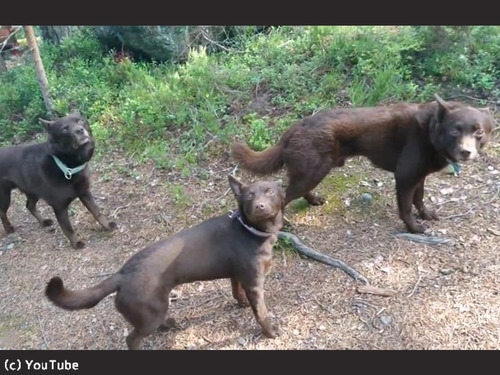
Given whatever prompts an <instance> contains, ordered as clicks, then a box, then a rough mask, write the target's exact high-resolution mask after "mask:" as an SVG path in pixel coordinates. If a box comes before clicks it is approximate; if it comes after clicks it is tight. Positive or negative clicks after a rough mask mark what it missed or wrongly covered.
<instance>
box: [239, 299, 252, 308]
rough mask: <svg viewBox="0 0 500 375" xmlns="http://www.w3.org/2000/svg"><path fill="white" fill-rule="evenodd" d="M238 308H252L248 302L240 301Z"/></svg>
mask: <svg viewBox="0 0 500 375" xmlns="http://www.w3.org/2000/svg"><path fill="white" fill-rule="evenodd" d="M237 302H238V306H239V307H241V308H246V307H250V303H249V302H248V300H246V301H245V300H238V301H237Z"/></svg>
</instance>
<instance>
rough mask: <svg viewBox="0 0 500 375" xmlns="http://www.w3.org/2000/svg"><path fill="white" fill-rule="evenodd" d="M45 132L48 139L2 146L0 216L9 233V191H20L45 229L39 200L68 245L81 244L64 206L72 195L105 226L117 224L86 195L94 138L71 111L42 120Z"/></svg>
mask: <svg viewBox="0 0 500 375" xmlns="http://www.w3.org/2000/svg"><path fill="white" fill-rule="evenodd" d="M40 121H41V122H42V124H43V125H44V126H45V129H46V130H47V134H48V142H44V143H39V144H34V145H21V146H10V147H6V148H3V149H0V218H1V219H2V224H3V227H4V228H5V231H6V232H7V233H12V232H14V227H13V226H12V224H11V223H10V221H9V219H8V218H7V210H8V209H9V206H10V194H11V191H12V189H15V188H18V189H19V190H21V191H22V192H23V193H24V194H25V195H26V197H27V198H28V201H27V202H26V208H27V209H28V210H29V212H31V214H32V215H33V216H34V217H35V218H36V219H37V220H38V222H39V223H40V225H42V226H44V227H46V226H50V225H52V224H53V222H52V220H50V219H44V218H43V217H42V216H41V215H40V212H39V211H38V210H37V208H36V203H37V202H38V200H39V199H40V198H41V199H43V200H45V201H46V202H47V203H48V204H49V205H50V206H51V207H52V208H53V209H54V212H55V214H56V218H57V221H58V222H59V225H60V226H61V229H62V230H63V232H64V234H65V235H66V237H68V238H69V240H70V242H71V245H72V246H73V247H74V248H76V249H81V248H83V247H84V246H85V243H84V242H83V241H79V240H78V238H77V237H76V234H75V232H74V230H73V228H72V226H71V222H70V220H69V216H68V206H69V205H70V203H71V202H72V201H73V200H74V199H75V198H77V197H78V198H80V200H81V201H82V203H83V204H84V205H85V207H87V209H88V210H89V211H90V212H91V213H92V215H93V216H94V217H95V219H96V220H97V221H98V222H99V223H100V224H101V225H102V226H103V227H104V228H105V229H107V230H113V229H115V228H116V224H115V223H114V222H110V221H108V220H107V219H106V218H105V217H104V216H103V215H102V214H101V212H100V211H99V208H98V207H97V205H96V204H95V202H94V198H93V197H92V194H91V193H90V190H89V186H90V180H89V171H88V167H87V163H88V161H89V160H90V158H91V157H92V155H93V153H94V140H93V138H92V131H91V130H90V126H89V124H88V122H87V120H85V119H84V118H83V117H82V115H80V114H79V113H73V114H71V115H69V116H66V117H63V118H60V119H58V120H57V121H46V120H40Z"/></svg>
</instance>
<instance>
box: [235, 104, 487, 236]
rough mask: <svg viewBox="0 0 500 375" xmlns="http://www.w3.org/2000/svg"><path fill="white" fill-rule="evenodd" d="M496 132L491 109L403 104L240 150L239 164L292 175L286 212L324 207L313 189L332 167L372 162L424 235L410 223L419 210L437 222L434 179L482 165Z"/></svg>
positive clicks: (323, 122) (324, 116) (326, 117)
mask: <svg viewBox="0 0 500 375" xmlns="http://www.w3.org/2000/svg"><path fill="white" fill-rule="evenodd" d="M492 129H493V119H492V117H491V116H490V115H489V111H488V110H487V109H484V110H483V109H476V108H473V107H470V106H468V105H466V104H463V103H457V102H445V101H444V100H443V99H441V98H440V97H439V96H438V95H436V102H431V103H424V104H420V105H418V104H410V103H400V104H396V105H392V106H386V107H382V106H381V107H369V108H349V109H334V110H330V111H323V112H319V113H317V114H315V115H313V116H310V117H306V118H304V119H302V120H300V121H299V122H297V123H296V124H294V125H293V126H292V127H291V128H290V129H288V130H287V131H286V132H285V134H284V135H283V137H282V138H281V140H280V141H279V143H278V144H277V145H275V146H272V147H270V148H269V149H267V150H265V151H263V152H255V151H252V150H251V149H250V148H249V147H248V146H247V145H245V144H242V143H234V144H233V150H232V151H233V157H234V158H235V159H236V160H237V161H238V162H239V163H240V164H241V166H242V167H243V168H244V169H247V170H249V171H251V172H254V173H256V174H270V173H272V172H276V171H278V170H280V169H281V168H282V167H283V166H285V167H286V168H287V171H288V176H289V184H288V187H287V189H286V199H285V204H288V203H289V202H290V201H292V200H293V199H296V198H299V197H304V198H305V199H306V200H307V201H308V202H309V203H310V204H312V205H318V204H322V203H324V199H323V198H321V197H319V196H315V195H314V194H313V193H312V192H311V190H312V189H314V188H315V187H316V186H317V185H318V184H319V183H320V182H321V180H323V178H324V177H325V176H326V175H327V174H328V173H329V172H330V170H331V169H332V168H333V167H337V166H342V165H344V163H345V160H346V159H347V158H349V157H352V156H356V155H363V156H366V157H367V158H369V159H370V160H371V161H372V163H373V164H374V165H375V166H377V167H379V168H382V169H385V170H387V171H390V172H394V176H395V179H396V190H397V199H398V208H399V216H400V217H401V219H402V220H403V221H404V223H405V224H406V226H407V228H408V230H409V231H410V232H414V233H422V232H424V231H425V227H424V226H423V225H422V224H418V223H417V222H416V220H415V218H414V217H413V216H412V215H411V208H412V203H413V204H414V205H415V207H416V208H417V210H418V212H419V214H420V216H421V217H422V218H423V219H424V220H431V219H434V220H437V219H438V217H437V215H436V213H435V212H433V211H429V210H428V209H427V208H426V207H425V205H424V201H423V197H424V181H425V178H426V176H427V175H429V174H430V173H432V172H435V171H438V170H440V169H442V168H443V167H444V166H446V165H447V164H448V163H449V162H450V161H452V162H456V161H466V160H472V159H474V158H476V156H477V155H478V150H479V149H481V148H482V147H483V146H484V145H485V144H486V142H487V140H488V138H489V135H490V133H491V131H492Z"/></svg>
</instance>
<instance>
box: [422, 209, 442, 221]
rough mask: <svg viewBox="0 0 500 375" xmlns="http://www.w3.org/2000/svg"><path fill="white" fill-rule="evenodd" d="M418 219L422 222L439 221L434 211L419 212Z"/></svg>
mask: <svg viewBox="0 0 500 375" xmlns="http://www.w3.org/2000/svg"><path fill="white" fill-rule="evenodd" d="M420 217H421V218H422V219H424V220H439V216H438V214H437V213H436V211H434V210H424V211H421V212H420Z"/></svg>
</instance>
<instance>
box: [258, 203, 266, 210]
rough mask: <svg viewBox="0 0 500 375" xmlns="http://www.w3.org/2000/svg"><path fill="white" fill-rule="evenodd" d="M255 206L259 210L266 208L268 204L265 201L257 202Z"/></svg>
mask: <svg viewBox="0 0 500 375" xmlns="http://www.w3.org/2000/svg"><path fill="white" fill-rule="evenodd" d="M255 208H256V209H257V210H263V209H264V208H266V205H265V204H264V203H257V204H256V205H255Z"/></svg>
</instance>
